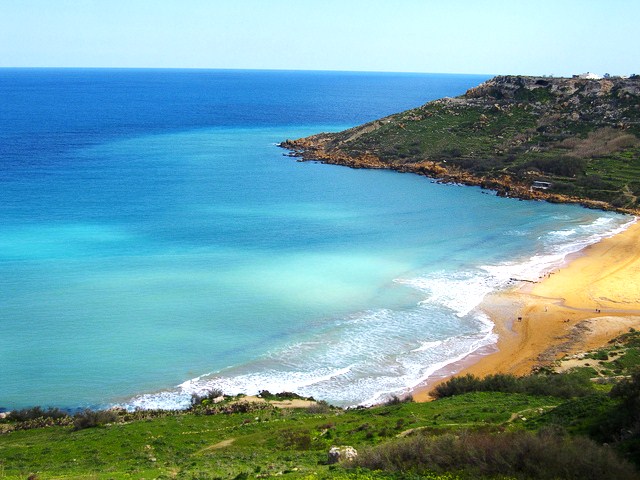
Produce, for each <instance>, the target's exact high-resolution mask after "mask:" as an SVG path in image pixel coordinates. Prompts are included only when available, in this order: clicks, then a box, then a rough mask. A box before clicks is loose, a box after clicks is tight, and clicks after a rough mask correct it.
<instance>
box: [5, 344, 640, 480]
mask: <svg viewBox="0 0 640 480" xmlns="http://www.w3.org/2000/svg"><path fill="white" fill-rule="evenodd" d="M638 348H640V334H638V333H637V332H630V333H629V334H626V335H624V336H622V337H619V338H618V339H616V340H614V341H613V342H612V343H611V344H610V345H609V346H608V347H607V348H605V349H602V350H599V351H594V352H589V353H587V354H585V355H583V356H582V359H583V360H582V361H584V362H585V363H590V364H592V365H591V366H584V365H579V366H578V367H576V368H574V369H573V370H569V371H568V372H565V373H553V369H551V368H549V369H546V370H544V371H543V372H541V373H538V374H534V375H530V376H527V377H522V378H518V377H513V376H509V375H493V376H491V377H488V378H486V379H478V378H475V377H470V376H466V377H461V378H459V379H452V380H450V381H449V382H446V383H444V384H443V385H442V386H441V387H439V388H438V389H437V390H436V391H435V392H434V394H435V395H436V396H438V397H439V398H438V400H435V401H433V402H429V403H414V402H411V401H410V399H408V400H402V399H399V398H392V399H391V400H390V401H389V402H388V403H387V404H386V405H382V406H377V407H372V408H358V409H349V410H343V409H339V408H335V407H331V406H329V405H328V404H326V403H323V402H315V401H313V400H311V399H306V398H301V397H300V396H298V395H296V394H292V393H283V394H271V393H269V392H266V391H263V392H261V394H260V397H258V398H250V397H244V396H237V397H229V396H224V395H222V392H220V391H212V392H208V393H205V394H201V395H199V396H197V397H194V400H193V402H192V407H191V408H190V409H189V410H186V411H134V412H126V411H122V410H110V411H106V412H90V411H83V412H78V413H76V414H75V415H70V414H68V413H65V412H64V411H61V410H58V409H42V408H38V407H36V408H31V409H24V410H18V411H14V412H11V413H10V414H9V415H8V416H7V417H6V418H4V419H3V420H1V421H0V431H1V432H3V433H2V434H0V478H7V479H18V478H20V479H25V478H32V479H35V478H38V479H47V478H65V479H72V478H77V479H85V478H93V479H109V478H114V479H121V478H149V479H151V478H158V479H171V478H180V479H217V478H219V479H234V478H236V479H240V478H270V477H276V476H277V477H284V478H303V479H334V478H337V479H400V478H415V479H418V478H420V479H438V480H454V479H472V478H473V479H475V478H492V479H525V478H532V479H555V478H563V479H571V478H576V479H578V478H579V479H596V478H597V479H608V478H610V479H614V478H615V479H627V478H629V479H631V478H639V474H638V470H637V468H638V466H639V465H640V371H638V370H637V368H638V367H639V363H638V359H639V357H638V355H637V349H638ZM613 353H615V355H612V354H613ZM617 360H620V363H619V365H618V364H616V366H615V368H617V369H619V370H620V373H619V374H618V375H615V376H614V377H606V376H604V374H603V373H602V370H606V369H607V366H606V364H608V363H609V362H612V361H617ZM572 361H573V360H572ZM597 362H602V364H603V365H602V366H601V365H600V363H598V364H597V365H596V363H597ZM554 368H555V369H557V370H562V362H561V363H560V364H559V365H557V366H555V367H554ZM594 380H596V381H594ZM603 385H605V386H606V388H603ZM287 401H289V402H293V401H296V402H299V403H295V404H294V405H296V407H295V408H281V407H279V406H276V405H279V404H282V403H283V402H287ZM346 445H348V446H352V447H354V448H355V449H356V450H357V451H358V456H357V457H356V458H355V460H353V461H343V462H339V463H337V464H330V463H329V461H328V452H329V450H330V448H331V447H333V446H346ZM634 465H635V466H634Z"/></svg>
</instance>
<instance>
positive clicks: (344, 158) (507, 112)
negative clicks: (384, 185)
mask: <svg viewBox="0 0 640 480" xmlns="http://www.w3.org/2000/svg"><path fill="white" fill-rule="evenodd" d="M280 145H281V146H282V147H283V148H286V149H288V150H290V151H291V152H290V153H289V155H290V156H294V157H297V158H299V159H300V160H301V161H309V160H311V161H320V162H323V163H330V164H337V165H345V166H349V167H352V168H385V169H392V170H397V171H400V172H412V173H417V174H420V175H425V176H428V177H432V178H435V179H437V180H438V181H441V182H453V183H462V184H467V185H476V186H480V187H482V188H486V189H490V190H494V191H496V192H497V193H498V195H502V196H509V197H517V198H523V199H544V200H547V201H552V202H569V203H580V204H582V205H584V206H587V207H590V208H600V209H607V210H616V211H620V212H625V213H633V214H637V213H639V212H640V202H639V199H638V197H639V196H640V76H637V75H634V76H632V77H630V78H622V77H611V78H603V79H586V78H578V77H574V78H552V77H525V76H497V77H494V78H492V79H490V80H488V81H486V82H484V83H483V84H481V85H479V86H477V87H474V88H472V89H470V90H468V91H467V92H466V93H465V94H464V95H461V96H459V97H456V98H443V99H439V100H435V101H432V102H429V103H427V104H425V105H422V106H421V107H418V108H415V109H412V110H407V111H405V112H401V113H398V114H395V115H391V116H388V117H386V118H382V119H379V120H375V121H372V122H369V123H366V124H364V125H361V126H357V127H354V128H351V129H348V130H345V131H343V132H338V133H320V134H317V135H313V136H310V137H306V138H301V139H297V140H286V141H284V142H282V143H281V144H280Z"/></svg>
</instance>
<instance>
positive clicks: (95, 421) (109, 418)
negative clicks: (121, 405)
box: [73, 409, 118, 430]
mask: <svg viewBox="0 0 640 480" xmlns="http://www.w3.org/2000/svg"><path fill="white" fill-rule="evenodd" d="M117 421H118V414H117V412H115V411H113V410H89V409H86V410H84V411H82V412H79V413H76V414H75V415H74V416H73V429H74V430H82V429H84V428H93V427H99V426H102V425H106V424H107V423H114V422H117Z"/></svg>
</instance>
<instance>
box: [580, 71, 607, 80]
mask: <svg viewBox="0 0 640 480" xmlns="http://www.w3.org/2000/svg"><path fill="white" fill-rule="evenodd" d="M573 78H582V79H584V80H600V79H601V78H602V75H598V74H597V73H591V72H587V73H581V74H580V75H574V76H573Z"/></svg>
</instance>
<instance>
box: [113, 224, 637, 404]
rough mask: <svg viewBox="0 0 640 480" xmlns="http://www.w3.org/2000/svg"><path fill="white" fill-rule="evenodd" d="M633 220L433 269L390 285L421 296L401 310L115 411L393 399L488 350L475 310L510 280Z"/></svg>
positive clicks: (350, 318) (546, 267)
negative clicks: (226, 400) (239, 398)
mask: <svg viewBox="0 0 640 480" xmlns="http://www.w3.org/2000/svg"><path fill="white" fill-rule="evenodd" d="M635 221H637V219H635V218H634V219H632V220H630V221H623V222H620V220H619V219H615V218H614V217H604V218H599V219H597V220H595V221H593V222H590V223H584V224H578V225H573V226H571V227H570V228H566V229H561V230H557V231H551V232H548V233H547V234H545V235H543V236H542V237H541V238H540V239H539V245H540V246H539V248H537V251H536V252H535V253H534V254H533V255H531V256H529V257H528V258H524V259H522V260H520V261H505V262H501V263H496V264H485V265H476V266H468V267H465V268H463V269H458V270H452V271H447V270H438V271H434V272H427V273H423V274H421V275H416V276H413V277H409V278H398V279H395V280H394V282H395V283H396V284H398V285H403V286H405V287H407V288H410V289H412V290H415V291H417V292H419V293H420V296H421V297H422V299H421V300H420V301H419V302H417V303H416V304H415V305H413V306H409V307H407V308H404V309H400V308H398V309H372V310H365V311H361V312H355V313H352V314H350V315H346V316H344V317H342V318H338V319H335V320H334V321H333V322H332V323H330V324H329V325H327V327H326V329H325V330H323V331H320V332H315V333H314V334H313V336H312V337H311V338H308V339H307V340H305V341H298V342H294V343H291V344H289V345H287V346H284V347H282V348H277V349H273V350H271V351H269V352H267V353H266V354H265V355H263V356H261V357H260V358H258V359H255V360H254V361H252V362H250V363H248V364H245V365H240V366H235V367H230V368H227V369H224V370H220V371H216V372H212V373H210V374H207V375H202V376H199V377H196V378H194V379H191V380H188V381H186V382H183V383H182V384H180V385H178V386H176V387H175V388H174V389H172V390H170V391H164V392H158V393H151V394H144V395H139V396H137V397H134V398H133V399H131V400H129V401H128V402H126V403H125V404H124V405H123V406H125V407H126V408H129V409H134V408H146V409H149V408H166V409H180V408H186V407H187V406H188V405H189V402H190V399H191V395H192V394H194V393H202V392H203V391H205V390H209V389H212V388H219V389H222V390H223V391H224V392H225V393H227V394H239V393H244V394H256V393H258V392H259V391H260V390H269V391H272V392H281V391H295V392H297V393H299V394H301V395H305V396H313V397H315V398H318V399H325V400H327V401H329V402H331V403H333V404H336V405H339V406H344V407H346V406H355V405H371V404H375V403H379V402H383V401H385V399H387V398H388V397H389V396H390V395H393V394H395V395H401V394H404V393H406V392H408V391H410V390H411V389H412V388H415V387H416V386H417V385H420V384H421V383H423V382H424V381H426V380H427V379H428V378H430V377H431V376H432V375H434V373H435V372H438V371H439V370H441V369H443V368H446V367H447V366H448V365H451V364H453V363H455V362H459V361H460V360H462V359H464V358H466V357H467V356H469V355H471V354H473V353H474V352H477V351H478V350H479V349H482V348H485V347H490V346H492V345H495V343H496V341H497V337H496V335H495V334H494V333H493V323H492V322H491V319H490V318H489V317H488V316H486V315H485V314H484V313H482V312H481V311H480V309H479V308H478V307H479V306H480V305H481V303H482V301H483V300H484V298H485V297H486V296H487V295H488V294H489V293H492V292H495V291H497V290H500V289H503V288H506V287H508V286H509V285H511V284H512V279H514V278H517V279H524V280H531V281H536V280H537V279H538V278H540V277H541V276H542V275H544V273H545V272H548V271H550V270H552V269H555V268H558V267H559V266H561V265H562V263H563V262H564V261H565V259H566V257H567V255H570V254H572V253H575V252H578V251H579V250H581V249H583V248H585V247H586V246H588V245H590V244H593V243H596V242H597V241H599V240H601V239H603V238H606V237H609V236H612V235H615V234H616V233H619V232H621V231H623V230H624V229H626V228H628V227H629V226H630V225H631V224H632V223H634V222H635Z"/></svg>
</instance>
